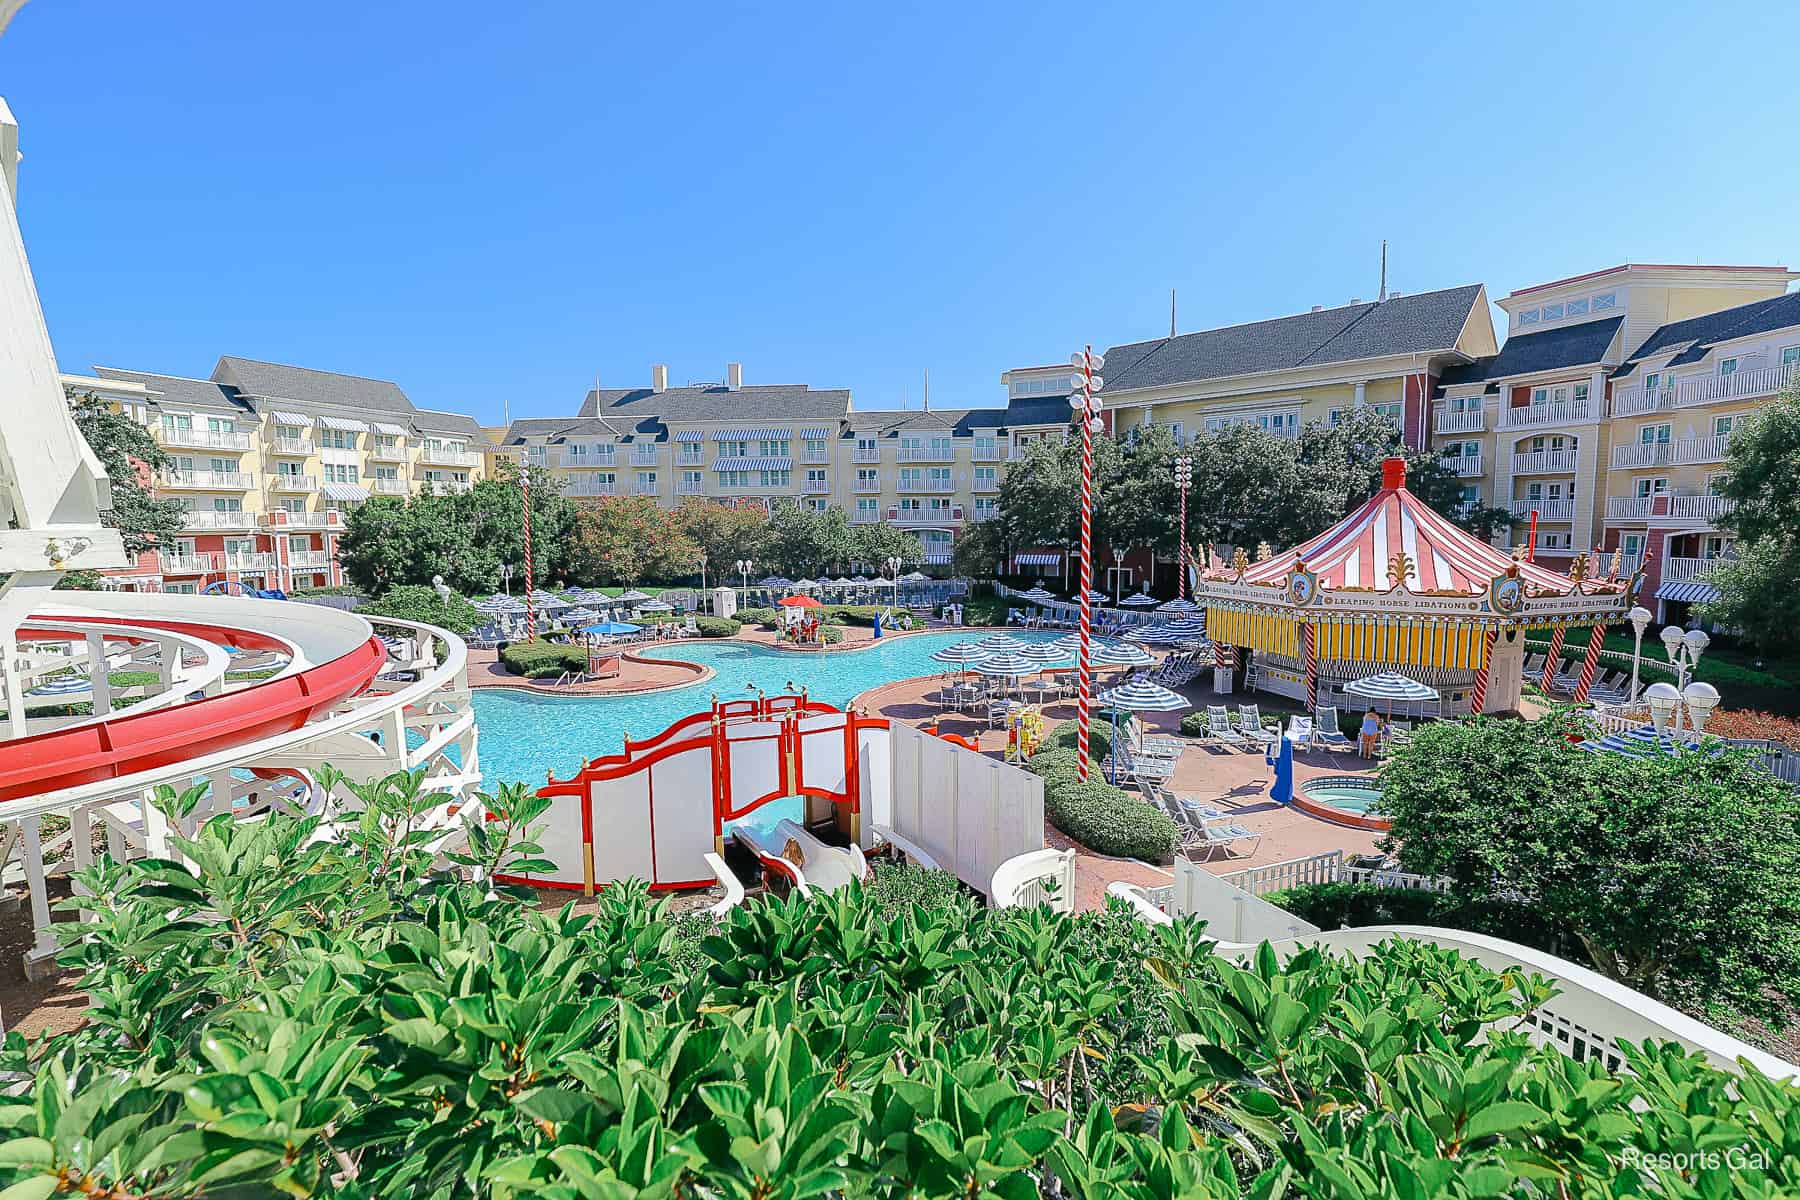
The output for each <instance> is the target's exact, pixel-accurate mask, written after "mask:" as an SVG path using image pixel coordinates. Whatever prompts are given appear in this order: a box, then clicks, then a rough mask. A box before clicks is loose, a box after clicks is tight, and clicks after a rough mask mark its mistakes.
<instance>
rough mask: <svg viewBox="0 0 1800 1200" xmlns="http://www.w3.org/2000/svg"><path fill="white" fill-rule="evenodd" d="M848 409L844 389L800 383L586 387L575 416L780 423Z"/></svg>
mask: <svg viewBox="0 0 1800 1200" xmlns="http://www.w3.org/2000/svg"><path fill="white" fill-rule="evenodd" d="M849 411H850V392H849V390H848V389H846V388H824V389H821V390H818V391H814V390H813V389H812V388H810V387H808V386H807V385H806V384H803V383H792V384H786V383H783V384H755V385H749V386H745V387H741V388H736V389H732V388H728V387H724V386H723V385H719V384H713V385H710V386H702V387H678V388H667V389H665V390H663V391H660V392H654V391H651V390H650V389H649V388H603V389H600V390H598V391H595V390H593V389H590V390H589V391H588V394H587V396H586V397H585V398H583V400H582V402H581V411H580V413H579V414H577V415H579V416H583V417H593V416H600V415H602V414H604V415H607V416H630V417H632V418H634V419H635V418H639V417H657V418H660V419H661V420H663V421H678V422H687V421H693V422H701V423H706V422H717V421H779V420H787V419H791V420H808V419H818V418H825V417H841V416H843V415H845V414H846V413H848V412H849Z"/></svg>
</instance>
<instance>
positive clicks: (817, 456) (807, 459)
mask: <svg viewBox="0 0 1800 1200" xmlns="http://www.w3.org/2000/svg"><path fill="white" fill-rule="evenodd" d="M800 461H801V462H803V463H812V464H814V465H815V466H816V465H818V464H819V463H828V462H830V461H831V451H829V450H806V451H803V452H802V453H801V455H800Z"/></svg>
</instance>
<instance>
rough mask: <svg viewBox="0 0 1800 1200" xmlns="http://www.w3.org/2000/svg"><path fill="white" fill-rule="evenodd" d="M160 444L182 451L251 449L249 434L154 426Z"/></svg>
mask: <svg viewBox="0 0 1800 1200" xmlns="http://www.w3.org/2000/svg"><path fill="white" fill-rule="evenodd" d="M152 428H153V429H154V430H155V437H156V440H157V442H158V443H159V444H161V445H164V446H169V447H171V448H176V449H182V450H229V451H233V452H236V451H240V450H248V449H249V448H250V435H249V434H247V433H215V432H214V431H212V430H210V429H172V428H170V427H169V426H167V425H155V426H152Z"/></svg>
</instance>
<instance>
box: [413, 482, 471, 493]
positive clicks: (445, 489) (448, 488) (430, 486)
mask: <svg viewBox="0 0 1800 1200" xmlns="http://www.w3.org/2000/svg"><path fill="white" fill-rule="evenodd" d="M474 486H475V485H474V484H472V483H470V482H469V481H468V480H466V479H425V480H421V481H420V483H419V491H420V493H421V494H423V495H431V496H461V495H465V494H466V493H467V492H468V491H469V489H471V488H473V487H474Z"/></svg>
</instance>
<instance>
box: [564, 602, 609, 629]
mask: <svg viewBox="0 0 1800 1200" xmlns="http://www.w3.org/2000/svg"><path fill="white" fill-rule="evenodd" d="M562 619H563V620H564V621H566V622H568V623H569V624H570V625H586V624H588V623H590V622H593V621H598V620H599V619H600V614H599V613H597V612H595V611H594V610H593V609H591V608H587V607H585V606H582V605H577V606H576V607H574V608H571V609H570V610H569V611H568V612H565V613H564V614H563V615H562Z"/></svg>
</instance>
